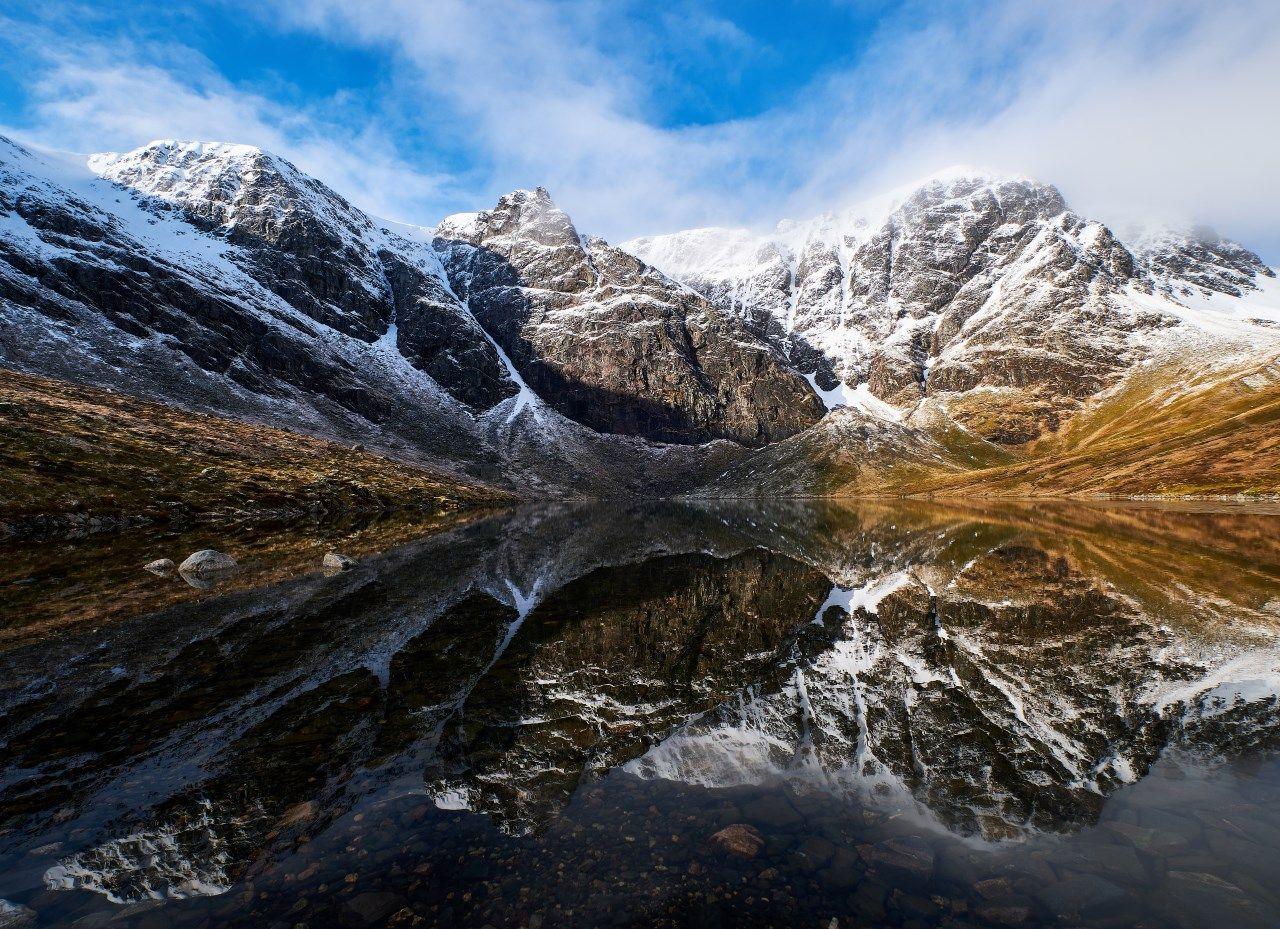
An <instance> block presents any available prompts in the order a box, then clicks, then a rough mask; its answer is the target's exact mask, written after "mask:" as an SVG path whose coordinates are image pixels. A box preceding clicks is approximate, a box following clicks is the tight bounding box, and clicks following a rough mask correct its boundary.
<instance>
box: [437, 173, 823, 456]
mask: <svg viewBox="0 0 1280 929" xmlns="http://www.w3.org/2000/svg"><path fill="white" fill-rule="evenodd" d="M437 231H438V235H439V236H440V238H438V239H437V247H438V248H439V249H440V250H441V251H442V252H444V253H445V263H446V266H447V267H448V270H449V277H450V280H451V282H452V284H453V288H454V290H455V292H457V293H458V294H459V295H461V296H463V298H464V299H465V300H466V301H467V303H468V305H469V306H470V308H471V311H472V312H473V313H474V314H475V316H476V318H477V319H478V320H480V322H481V323H482V324H483V325H484V326H485V328H486V329H488V330H489V331H490V332H491V333H492V334H493V336H494V338H495V339H496V340H497V341H498V342H499V344H501V345H502V346H503V348H504V349H505V350H506V352H507V354H508V355H509V356H510V358H511V360H512V361H513V362H514V364H515V365H516V367H517V368H518V369H519V370H520V373H521V375H522V376H523V377H524V379H525V381H526V382H527V383H528V384H529V385H530V386H531V387H532V388H533V389H534V390H535V391H536V392H537V393H538V394H539V395H540V396H541V397H543V398H544V399H545V400H546V401H547V402H548V403H549V404H551V406H553V407H555V408H556V409H557V410H559V411H560V412H561V413H563V414H565V415H566V416H568V417H570V418H572V419H576V420H578V421H579V422H583V423H586V424H587V425H589V426H591V427H593V428H595V429H598V430H601V431H604V432H619V433H623V434H626V435H637V436H643V437H644V438H648V439H654V440H657V441H663V442H677V443H699V442H706V441H709V440H711V439H716V438H723V439H732V440H734V441H737V442H740V443H743V444H747V445H759V444H763V443H767V442H772V441H776V440H778V439H781V438H785V437H786V436H789V435H792V434H794V433H796V432H798V431H800V430H801V429H803V428H805V427H806V426H809V425H811V424H813V423H814V422H816V421H817V420H818V419H819V418H820V416H821V415H822V412H823V406H822V403H821V402H820V401H819V400H818V398H817V397H816V396H815V395H814V394H813V391H812V390H811V389H810V388H809V387H808V385H807V384H806V383H805V381H804V379H803V378H801V377H800V376H799V375H797V374H796V373H795V372H794V371H792V370H790V369H789V368H787V367H786V362H785V359H784V358H783V357H782V356H780V355H779V354H778V353H777V352H776V351H775V350H774V349H773V348H771V347H770V345H769V344H768V343H767V342H765V341H763V340H761V339H759V338H757V337H756V336H755V335H753V334H752V333H751V332H750V331H749V330H748V329H747V328H746V327H744V326H743V325H742V324H741V322H740V321H739V320H738V319H737V317H736V316H734V315H733V314H728V313H724V312H722V311H720V310H719V309H717V308H715V307H714V306H712V305H711V304H710V303H709V302H707V301H706V300H704V299H702V298H700V297H699V296H697V295H696V294H694V293H692V292H690V291H688V290H687V289H685V288H682V287H680V286H679V285H676V284H674V283H673V282H671V281H670V280H668V279H667V278H665V277H664V276H663V275H661V274H659V273H658V272H656V271H654V270H653V269H652V268H647V267H645V266H644V265H643V264H641V263H640V262H639V261H637V260H636V259H635V258H633V257H632V256H630V255H628V254H627V253H625V252H623V251H620V250H619V249H616V248H612V247H610V246H609V245H608V244H606V243H605V242H604V241H602V240H600V239H584V238H583V237H582V236H580V235H579V234H578V232H577V230H576V229H575V228H574V226H573V224H572V222H571V221H570V220H569V217H568V216H566V215H565V214H564V213H563V212H561V211H560V210H559V209H557V208H556V206H555V204H553V203H552V202H551V199H550V197H549V196H548V195H547V193H546V191H544V190H541V189H539V190H537V191H517V192H515V193H512V194H509V195H507V196H505V197H503V198H502V199H501V200H500V201H499V202H498V205H497V207H495V208H494V209H493V210H490V211H486V212H484V213H479V214H474V215H468V216H466V217H463V218H459V219H451V220H446V221H445V222H444V223H442V224H441V226H440V227H439V229H438V230H437Z"/></svg>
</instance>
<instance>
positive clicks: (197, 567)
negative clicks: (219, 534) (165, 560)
mask: <svg viewBox="0 0 1280 929" xmlns="http://www.w3.org/2000/svg"><path fill="white" fill-rule="evenodd" d="M235 566H236V560H235V559H234V558H232V557H231V556H230V555H224V554H223V553H222V552H219V551H215V550H214V549H212V548H203V549H201V550H200V551H198V552H193V553H192V554H190V555H188V556H187V560H186V561H184V562H183V563H182V564H180V565H178V570H179V571H182V572H184V573H191V574H201V573H204V572H207V571H230V570H231V569H232V568H234V567H235Z"/></svg>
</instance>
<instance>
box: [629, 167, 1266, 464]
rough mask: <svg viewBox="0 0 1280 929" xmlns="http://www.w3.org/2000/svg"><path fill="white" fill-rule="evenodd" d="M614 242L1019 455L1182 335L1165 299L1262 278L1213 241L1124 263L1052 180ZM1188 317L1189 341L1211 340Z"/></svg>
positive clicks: (938, 184)
mask: <svg viewBox="0 0 1280 929" xmlns="http://www.w3.org/2000/svg"><path fill="white" fill-rule="evenodd" d="M623 247H624V248H627V249H629V250H631V251H632V252H633V253H634V254H636V255H638V256H640V257H641V258H643V259H645V260H646V261H651V262H653V263H654V264H655V265H657V266H658V267H659V268H662V269H664V270H666V271H667V272H668V273H670V274H672V275H673V276H675V277H676V278H677V279H679V280H682V281H684V282H685V283H687V284H689V285H690V286H691V287H693V288H695V289H697V290H698V291H699V292H701V293H703V294H704V295H706V296H707V297H708V298H709V299H711V300H713V301H715V302H717V303H718V304H719V305H720V306H721V307H722V308H725V309H726V310H731V311H735V312H738V313H740V314H741V315H742V316H743V317H744V318H746V319H748V320H752V321H753V322H754V324H755V325H756V326H757V327H758V328H760V331H762V332H767V331H768V328H767V326H761V324H760V319H761V317H765V316H767V317H771V318H772V319H773V320H774V321H776V322H777V323H778V324H780V325H781V327H782V329H783V330H784V335H783V336H782V337H779V338H780V339H781V341H782V342H784V343H786V342H789V343H792V344H795V343H801V344H804V345H807V346H808V347H809V348H810V349H811V351H813V352H815V353H817V355H819V356H820V357H822V358H824V359H825V360H826V361H827V363H829V364H830V365H832V366H834V371H835V373H836V374H838V375H839V377H840V378H841V379H842V380H843V382H844V383H845V384H846V385H847V386H849V387H856V386H857V385H860V384H864V383H865V384H866V385H868V387H869V388H870V390H871V392H872V394H874V395H875V396H876V397H879V398H881V399H883V400H887V401H889V402H891V403H893V404H895V405H896V406H898V407H900V408H909V407H911V406H912V405H913V404H915V403H917V402H919V401H920V400H921V399H922V398H925V397H932V398H936V399H938V400H939V401H940V402H941V403H943V405H944V406H945V407H946V408H947V411H948V413H949V415H950V416H951V417H952V418H953V419H955V420H956V421H957V422H960V423H961V424H963V425H965V426H968V427H969V428H971V429H972V430H973V431H975V432H977V433H978V434H980V435H981V436H983V437H985V438H989V439H992V440H994V441H997V442H1000V443H1004V444H1015V445H1016V444H1022V443H1025V442H1027V441H1029V440H1031V439H1034V438H1036V437H1037V436H1039V435H1041V434H1042V433H1044V432H1052V431H1054V430H1056V429H1057V428H1058V427H1059V426H1060V425H1061V423H1062V422H1064V421H1065V420H1066V419H1067V418H1069V417H1070V416H1071V415H1072V414H1074V413H1075V412H1076V411H1077V410H1078V409H1079V408H1080V406H1081V403H1082V401H1084V400H1086V399H1087V398H1090V397H1093V396H1095V395H1097V394H1098V393H1099V392H1101V391H1102V390H1104V389H1106V388H1108V387H1110V386H1111V385H1113V384H1115V383H1116V382H1117V381H1118V380H1119V379H1121V378H1122V377H1124V376H1125V375H1126V374H1128V373H1129V372H1131V371H1133V370H1134V369H1135V368H1136V367H1137V366H1138V365H1139V364H1140V363H1142V362H1143V361H1145V360H1147V359H1148V358H1151V357H1152V356H1153V355H1155V354H1158V353H1159V352H1160V351H1162V350H1164V349H1165V348H1167V347H1168V346H1169V345H1170V343H1171V340H1172V339H1175V338H1177V337H1179V336H1181V335H1184V334H1185V333H1184V332H1183V329H1185V325H1186V323H1187V319H1186V317H1187V316H1188V313H1187V308H1186V307H1185V306H1183V305H1181V304H1179V303H1177V302H1175V300H1174V299H1171V298H1173V297H1184V296H1186V295H1187V294H1191V293H1193V292H1194V293H1196V294H1214V293H1216V294H1220V295H1231V296H1239V295H1241V294H1244V293H1247V292H1249V291H1251V290H1253V289H1254V286H1255V284H1256V283H1257V282H1258V281H1260V280H1263V279H1264V278H1266V277H1268V276H1269V275H1270V274H1271V272H1270V271H1269V269H1267V268H1266V267H1265V265H1263V264H1262V262H1261V261H1260V260H1259V259H1258V258H1257V256H1256V255H1253V253H1252V252H1249V251H1248V250H1247V249H1244V248H1243V247H1241V246H1238V245H1235V244H1234V243H1230V242H1227V241H1225V240H1222V239H1220V238H1218V237H1216V236H1213V235H1208V234H1197V235H1188V234H1183V233H1178V234H1173V233H1169V234H1166V235H1163V236H1154V237H1148V238H1145V239H1142V240H1141V241H1138V242H1137V244H1135V249H1136V250H1137V252H1138V254H1137V255H1135V253H1134V251H1131V250H1130V249H1129V248H1128V247H1127V246H1126V245H1125V244H1124V243H1123V242H1122V241H1120V240H1119V239H1118V238H1117V237H1116V235H1114V234H1113V233H1112V231H1111V230H1110V229H1109V228H1107V227H1106V226H1105V225H1103V224H1101V223H1098V222H1094V221H1091V220H1088V219H1086V218H1084V217H1081V216H1079V215H1078V214H1076V213H1074V212H1072V211H1071V210H1070V208H1069V207H1068V206H1067V204H1066V202H1065V201H1064V200H1063V198H1062V195H1061V194H1060V193H1059V192H1058V191H1057V190H1056V189H1055V188H1053V187H1051V186H1048V185H1045V184H1042V183H1039V182H1037V181H1034V180H1031V179H1029V178H1021V177H1004V176H998V175H991V174H988V173H986V172H981V171H977V170H974V169H952V170H950V171H947V172H943V173H942V174H940V175H937V176H934V177H932V178H928V179H926V180H925V181H923V182H921V183H919V184H917V185H914V186H913V187H910V188H907V189H905V190H904V191H903V192H900V193H899V194H896V195H892V196H890V197H888V198H883V199H881V200H879V201H876V202H873V203H871V204H869V205H866V206H863V207H858V208H855V209H853V210H850V211H848V212H846V213H842V214H829V215H825V216H822V217H818V218H816V219H814V220H811V221H809V222H806V223H789V222H787V223H782V224H780V225H779V227H778V229H777V231H776V232H775V233H774V234H772V235H769V236H753V235H751V234H749V233H746V232H744V231H739V230H716V229H701V230H692V231H690V232H684V233H675V234H673V235H669V236H658V237H651V238H646V239H637V240H634V241H632V242H628V243H624V244H623ZM1241 315H1242V316H1247V311H1246V310H1245V309H1243V308H1242V309H1241ZM1193 324H1194V325H1196V326H1197V332H1196V335H1195V336H1194V337H1193V339H1194V340H1197V341H1199V342H1200V343H1201V345H1203V344H1205V343H1215V342H1216V341H1220V340H1219V339H1218V335H1217V334H1215V333H1212V332H1209V331H1206V330H1205V329H1204V328H1203V326H1201V325H1200V321H1194V323H1193ZM790 356H791V357H793V358H795V359H797V364H798V365H799V366H800V369H801V370H804V371H806V372H808V371H813V372H815V376H816V377H818V378H820V377H821V366H820V364H818V363H817V362H816V361H814V360H802V359H803V358H804V356H803V355H802V354H797V353H796V352H795V351H794V350H791V351H790ZM818 386H822V387H825V386H826V385H825V384H822V383H821V381H820V380H819V382H818Z"/></svg>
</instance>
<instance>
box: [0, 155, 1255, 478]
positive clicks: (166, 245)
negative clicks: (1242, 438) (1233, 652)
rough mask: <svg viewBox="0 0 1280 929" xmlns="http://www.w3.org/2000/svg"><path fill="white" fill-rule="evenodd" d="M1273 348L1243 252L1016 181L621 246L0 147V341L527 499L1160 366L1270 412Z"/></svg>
mask: <svg viewBox="0 0 1280 929" xmlns="http://www.w3.org/2000/svg"><path fill="white" fill-rule="evenodd" d="M633 255H634V256H639V258H640V259H642V260H637V258H636V257H633ZM1277 353H1280V289H1278V288H1277V287H1276V285H1275V275H1274V272H1272V271H1271V270H1270V269H1268V268H1267V267H1265V266H1264V265H1263V263H1262V262H1261V261H1260V260H1259V259H1258V258H1257V256H1256V255H1254V254H1253V253H1251V252H1249V251H1248V250H1247V249H1245V248H1243V247H1242V246H1239V245H1236V244H1234V243H1232V242H1229V241H1227V240H1224V239H1221V238H1220V237H1217V236H1216V235H1213V234H1211V233H1208V232H1205V231H1203V230H1201V231H1194V232H1178V231H1173V230H1169V229H1145V230H1139V231H1136V232H1132V233H1126V237H1125V238H1124V239H1123V240H1122V239H1121V238H1120V237H1117V235H1115V234H1114V233H1113V232H1112V231H1111V230H1110V229H1109V228H1108V227H1107V226H1105V225H1104V224H1102V223H1098V222H1095V221H1091V220H1088V219H1085V218H1083V217H1081V216H1078V215H1077V214H1075V213H1073V212H1072V211H1071V210H1070V209H1069V208H1068V207H1067V205H1066V203H1065V202H1064V201H1063V198H1062V197H1061V195H1060V194H1059V193H1058V192H1057V191H1056V190H1055V189H1054V188H1052V187H1049V186H1047V185H1044V184H1041V183H1038V182H1036V181H1032V180H1030V179H1027V178H1019V177H1001V176H995V175H991V174H986V173H983V172H976V171H972V170H969V169H964V170H953V171H950V172H945V173H943V174H940V175H937V176H935V177H932V178H929V179H927V180H926V181H924V182H922V183H920V184H918V185H915V186H914V187H912V188H910V189H907V190H904V191H900V192H897V193H895V194H891V195H887V196H886V197H883V198H880V199H879V200H877V201H875V202H873V203H871V204H867V205H864V206H862V207H859V208H857V209H854V210H849V211H845V212H842V213H838V214H830V215H825V216H822V217H819V218H816V219H813V220H810V221H807V222H803V223H783V224H780V225H779V227H778V229H777V230H776V231H775V232H774V233H772V234H769V235H756V234H754V233H750V232H747V231H743V230H722V229H702V230H693V231H689V232H682V233H675V234H672V235H667V236H659V237H654V238H647V239H639V240H635V241H633V242H630V243H627V245H626V249H625V250H624V249H621V248H615V247H612V246H610V245H608V244H607V243H606V242H604V241H602V240H600V239H598V238H593V237H590V236H584V235H582V234H581V233H580V232H579V230H578V229H577V228H576V227H575V226H574V224H573V222H572V220H571V219H570V217H569V216H567V215H566V214H565V213H564V212H563V211H562V210H560V209H559V208H557V207H556V205H555V204H554V202H552V200H551V198H550V196H549V195H548V194H547V192H546V191H545V190H541V189H538V190H533V191H527V190H520V191H514V192H512V193H511V194H508V195H506V196H504V197H502V198H501V199H500V200H499V202H498V203H497V205H496V206H495V207H494V208H493V209H491V210H485V211H481V212H476V213H467V214H460V215H456V216H451V217H448V218H447V219H445V220H444V221H442V222H440V223H439V224H438V225H436V226H409V225H404V224H397V223H391V222H385V221H381V220H378V219H376V218H375V217H372V216H369V215H367V214H366V213H364V212H363V211H361V210H359V209H358V208H356V207H354V206H353V205H351V204H350V203H348V202H347V201H346V200H345V199H343V198H342V196H341V195H339V194H338V193H336V192H335V191H333V190H331V189H330V188H328V187H327V186H325V185H324V184H322V183H321V182H319V181H317V180H315V179H313V178H310V177H308V176H306V175H305V174H303V173H302V172H301V171H299V170H298V169H297V168H296V167H294V166H293V165H291V164H289V163H288V162H287V161H285V160H284V159H282V158H279V157H277V156H274V155H271V154H270V153H267V152H263V151H261V150H259V149H256V148H253V147H250V146H244V145H231V144H225V143H215V142H178V141H162V142H155V143H152V144H150V145H146V146H144V147H142V148H140V149H137V150H135V151H132V152H128V153H125V154H100V155H93V156H90V157H89V158H88V159H85V158H76V157H73V156H67V155H62V154H59V153H51V152H40V151H36V150H34V149H30V148H26V147H23V146H21V145H18V144H16V143H14V142H11V141H9V140H5V139H0V364H2V365H6V366H9V367H13V368H17V369H21V370H26V371H30V372H33V373H37V374H44V375H50V376H53V377H60V378H64V379H69V380H74V381H80V382H85V383H89V384H93V385H97V386H102V387H108V388H111V389H120V390H124V391H127V392H129V393H134V394H139V395H143V396H146V397H150V398H153V399H158V400H161V401H163V402H167V403H173V404H177V405H180V406H183V407H187V408H190V409H194V410H197V411H207V412H216V413H220V414H224V415H230V416H233V417H240V418H246V419H252V420H258V421H263V422H266V423H269V424H272V425H276V426H283V427H285V428H291V429H295V430H299V431H303V432H309V433H313V434H317V435H321V436H325V437H330V438H336V439H340V440H345V441H355V442H362V443H368V444H370V445H372V446H373V447H374V448H377V449H380V450H382V451H383V452H384V453H386V454H390V455H393V456H397V457H402V458H406V459H411V460H416V461H422V462H424V463H428V464H431V465H434V466H437V467H443V468H445V469H446V470H448V469H454V470H461V471H464V472H466V473H468V474H470V475H472V476H474V477H479V478H482V479H485V480H489V481H494V482H498V483H503V484H505V485H507V486H515V487H517V488H526V489H529V490H532V491H534V492H560V491H563V490H566V489H568V490H572V491H579V492H582V491H585V492H592V493H609V494H612V493H633V492H636V491H643V492H649V493H654V492H656V493H667V492H671V491H681V490H691V489H694V488H697V487H701V486H704V485H706V484H708V482H710V483H712V484H713V485H714V486H715V487H716V489H717V491H718V492H727V493H739V492H741V491H742V489H743V486H744V484H745V485H747V486H750V487H752V488H754V489H757V490H758V489H761V488H765V489H771V490H773V491H777V492H782V491H788V492H797V491H799V492H813V491H814V490H815V485H822V484H823V482H824V478H823V477H822V475H821V474H814V473H812V472H813V467H812V466H813V465H814V464H815V462H816V463H818V464H819V465H822V466H823V467H825V466H826V465H827V464H831V463H835V464H838V465H839V466H840V467H842V468H845V467H852V468H854V469H855V470H856V471H857V472H858V473H859V474H863V473H865V474H867V475H869V480H870V481H871V483H872V484H876V483H880V484H882V483H883V481H882V478H883V476H884V474H885V472H886V471H895V473H902V471H903V469H902V467H899V466H900V465H904V464H905V465H906V466H907V471H908V472H909V473H910V474H912V475H916V474H918V473H921V472H922V470H927V469H928V468H930V467H932V466H933V463H936V464H937V467H938V469H940V473H944V474H952V473H955V472H963V471H967V470H972V469H974V468H978V467H991V466H993V465H1000V464H1007V463H1009V462H1010V461H1011V460H1014V459H1016V458H1017V457H1018V456H1020V455H1022V454H1023V451H1024V450H1023V446H1025V444H1026V443H1027V442H1028V441H1029V440H1033V439H1036V438H1037V437H1041V436H1043V435H1045V434H1050V433H1051V434H1055V435H1056V434H1057V433H1059V432H1061V430H1062V429H1063V427H1064V424H1066V423H1068V422H1070V421H1072V419H1073V418H1075V419H1082V417H1080V416H1079V414H1080V413H1081V412H1082V411H1085V412H1087V411H1089V410H1090V409H1092V408H1093V407H1094V406H1096V404H1097V403H1098V401H1099V398H1105V397H1107V396H1109V395H1110V394H1113V393H1114V392H1115V391H1117V390H1120V389H1121V388H1123V387H1124V386H1125V385H1126V384H1129V383H1130V382H1131V381H1132V379H1133V378H1134V376H1135V373H1139V372H1143V373H1147V374H1149V373H1150V372H1153V371H1168V370H1172V369H1171V368H1170V365H1173V364H1179V365H1183V366H1184V367H1190V368H1191V369H1192V370H1193V371H1197V372H1203V371H1208V370H1212V371H1221V372H1227V374H1231V372H1235V373H1237V374H1239V372H1240V371H1241V370H1243V369H1242V368H1241V365H1246V364H1247V365H1248V366H1249V368H1248V373H1247V374H1240V376H1239V377H1238V378H1237V380H1239V381H1240V382H1241V383H1244V384H1246V385H1247V386H1248V387H1249V390H1263V391H1267V392H1266V393H1265V394H1259V395H1258V396H1259V398H1261V400H1265V401H1266V402H1267V403H1270V402H1271V399H1272V398H1271V392H1270V391H1271V388H1273V387H1275V382H1276V381H1277V380H1278V379H1277V378H1275V377H1272V376H1271V373H1269V372H1270V370H1271V369H1270V368H1267V367H1266V365H1267V364H1269V362H1268V361H1267V359H1269V358H1274V357H1275V356H1276V355H1277ZM1259 364H1261V365H1262V368H1261V369H1260V368H1259V367H1258V366H1259ZM1259 370H1261V372H1262V373H1261V374H1259V373H1258V372H1259ZM1224 376H1225V375H1224ZM1178 377H1179V379H1181V377H1182V374H1181V372H1180V373H1179V375H1178ZM1259 377H1260V378H1261V381H1259V380H1258V379H1259ZM1259 383H1261V384H1262V385H1263V386H1262V387H1258V386H1257V385H1258V384H1259ZM1267 385H1270V386H1267ZM1239 390H1240V391H1242V390H1244V388H1243V387H1241V388H1239ZM1237 392H1239V391H1237ZM1247 400H1248V398H1245V399H1243V400H1241V401H1240V402H1241V403H1245V404H1246V405H1247ZM1261 400H1260V402H1261ZM836 407H845V408H846V409H844V410H843V411H842V412H839V413H829V412H828V411H830V410H833V409H834V408H836ZM1010 446H1012V447H1014V449H1015V451H1014V452H1013V453H1012V458H1011V457H1010V455H1011V453H1010V452H1009V451H1008V450H1007V448H1008V447H1010ZM818 470H821V468H819V469H818ZM773 475H781V477H780V478H779V480H777V481H774V480H772V476H773ZM762 476H764V479H762ZM852 483H859V482H858V481H854V482H852ZM837 484H839V485H840V486H848V485H849V484H850V482H849V481H841V482H837ZM828 486H831V485H828ZM1251 486H1252V485H1251Z"/></svg>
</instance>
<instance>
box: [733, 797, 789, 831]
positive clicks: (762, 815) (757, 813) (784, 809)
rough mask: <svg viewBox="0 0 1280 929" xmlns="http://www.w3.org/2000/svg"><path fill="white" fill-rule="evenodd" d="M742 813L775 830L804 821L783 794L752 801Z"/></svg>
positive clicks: (744, 807)
mask: <svg viewBox="0 0 1280 929" xmlns="http://www.w3.org/2000/svg"><path fill="white" fill-rule="evenodd" d="M742 812H743V813H744V814H745V815H746V817H747V818H748V819H751V820H754V821H755V822H758V823H762V824H764V825H766V826H769V827H771V828H774V829H779V828H785V827H787V826H794V825H795V824H796V823H798V822H800V821H801V820H802V819H803V817H802V816H801V815H800V814H799V813H798V812H797V811H796V808H795V807H794V806H792V805H791V804H790V803H789V802H787V798H786V797H784V796H782V795H781V794H769V795H767V796H764V797H760V798H758V799H756V800H752V801H751V802H750V803H748V804H746V805H745V806H743V808H742Z"/></svg>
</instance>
